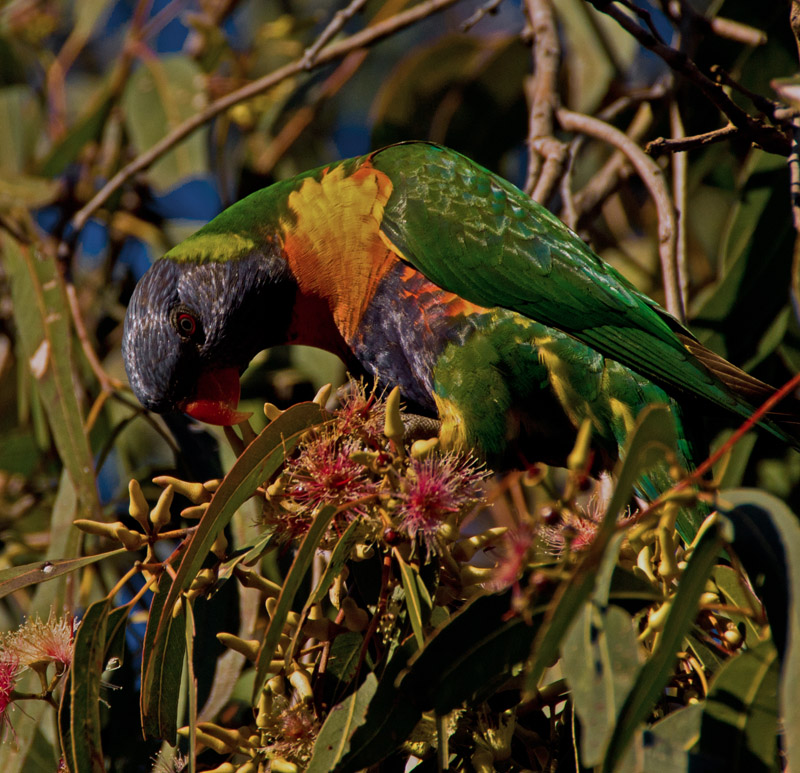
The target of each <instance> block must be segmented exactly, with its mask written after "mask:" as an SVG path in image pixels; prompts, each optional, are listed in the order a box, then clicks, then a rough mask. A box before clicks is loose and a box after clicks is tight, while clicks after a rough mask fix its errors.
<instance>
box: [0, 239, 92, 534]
mask: <svg viewBox="0 0 800 773" xmlns="http://www.w3.org/2000/svg"><path fill="white" fill-rule="evenodd" d="M0 246H2V249H3V253H4V264H5V268H6V271H7V273H8V275H9V277H10V279H11V297H12V300H13V302H14V312H15V315H16V322H17V329H18V331H19V338H20V341H21V343H22V350H23V353H24V358H25V364H26V366H27V367H28V368H29V369H30V372H31V374H32V376H33V381H34V383H35V385H36V386H35V388H36V390H37V391H38V393H39V394H40V396H41V398H42V404H43V407H44V410H45V412H46V414H47V419H48V423H49V425H50V430H51V431H52V433H53V439H54V441H55V445H56V448H57V450H58V454H59V457H60V458H61V461H62V462H63V464H64V466H65V467H66V469H67V470H68V471H69V475H70V477H71V478H72V482H73V484H74V486H75V490H76V492H77V495H78V511H79V512H80V514H81V515H80V517H83V518H90V519H93V520H100V501H99V499H98V495H97V486H96V484H95V478H94V461H93V459H92V452H91V449H90V447H89V441H88V439H87V437H86V433H85V432H84V430H83V414H82V411H81V407H80V405H79V403H78V398H77V395H76V393H75V359H74V355H73V350H72V335H71V328H70V311H69V305H68V303H67V298H66V294H65V291H64V285H63V281H62V279H61V275H60V274H59V272H58V269H57V267H56V265H55V261H54V260H52V259H51V258H49V257H47V256H46V255H43V254H42V253H41V252H40V251H39V250H38V248H37V247H35V246H26V245H21V244H18V243H17V242H16V241H15V240H14V239H12V238H10V237H8V236H5V235H4V236H3V237H2V241H0ZM74 517H75V516H74V515H73V518H74Z"/></svg>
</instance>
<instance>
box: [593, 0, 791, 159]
mask: <svg viewBox="0 0 800 773" xmlns="http://www.w3.org/2000/svg"><path fill="white" fill-rule="evenodd" d="M588 1H589V2H590V3H591V4H592V5H593V6H594V7H595V8H597V10H598V11H600V12H601V13H605V14H607V15H608V16H610V17H611V18H612V19H614V20H615V21H616V22H617V23H618V24H619V25H620V26H621V27H623V29H625V30H626V31H627V32H629V33H630V34H631V35H633V37H634V38H636V40H638V41H639V43H641V44H642V45H643V46H644V47H645V48H647V49H649V50H650V51H652V52H653V53H655V54H657V55H658V56H660V57H661V58H662V59H663V60H664V61H665V62H666V63H667V64H668V65H669V66H670V67H671V68H672V69H673V70H674V71H675V72H678V73H680V74H681V75H683V76H684V77H686V78H687V79H688V80H689V81H691V82H692V83H694V84H695V85H696V86H698V88H700V89H701V90H702V91H703V93H704V94H705V95H706V96H707V97H708V98H709V99H710V100H711V102H712V103H713V104H714V105H715V106H716V107H717V108H718V109H719V110H720V111H721V112H722V113H724V114H725V115H726V116H727V117H728V119H729V120H730V122H731V123H732V124H733V125H734V126H736V127H738V128H739V129H740V130H741V131H742V133H743V135H744V136H746V137H747V138H748V140H749V141H750V142H751V143H753V144H755V145H758V146H760V147H762V148H763V149H764V150H766V151H768V152H770V153H776V154H777V155H781V156H786V155H788V154H789V138H788V137H787V135H786V134H785V133H784V132H783V131H782V130H781V129H780V128H778V127H775V126H770V125H769V124H767V123H765V122H764V121H762V120H759V119H757V118H754V117H753V116H751V115H750V114H748V113H747V112H746V111H745V110H742V108H740V107H739V106H738V105H737V104H736V103H735V102H734V101H733V100H732V99H731V98H730V97H729V96H728V95H727V94H726V93H725V90H724V89H723V88H722V86H720V84H718V83H715V82H714V81H713V80H711V78H709V77H708V76H707V75H705V73H703V72H702V71H701V70H700V68H699V67H698V66H697V64H695V62H694V61H693V60H692V59H690V58H689V57H687V56H686V55H685V54H683V53H682V52H680V51H677V50H676V49H674V48H672V47H671V46H668V45H666V44H665V43H662V42H661V41H659V40H657V39H656V38H655V37H654V36H653V35H651V34H650V32H648V31H647V30H646V29H644V28H643V27H641V26H640V25H639V24H637V23H636V21H634V19H632V18H631V17H630V16H628V15H627V14H625V13H624V12H622V11H621V10H620V9H619V8H617V7H616V6H615V5H614V4H613V3H610V2H608V0H588Z"/></svg>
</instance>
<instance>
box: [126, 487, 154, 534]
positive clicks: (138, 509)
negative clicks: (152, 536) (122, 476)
mask: <svg viewBox="0 0 800 773" xmlns="http://www.w3.org/2000/svg"><path fill="white" fill-rule="evenodd" d="M128 499H129V500H130V504H129V505H128V513H129V514H130V516H131V518H133V519H134V520H135V521H137V522H138V523H139V525H140V526H141V527H142V528H143V529H149V528H150V521H149V520H148V518H147V516H148V515H149V513H150V508H149V507H148V506H147V500H146V499H145V498H144V494H142V487H141V486H140V485H139V481H138V480H131V481H130V483H128Z"/></svg>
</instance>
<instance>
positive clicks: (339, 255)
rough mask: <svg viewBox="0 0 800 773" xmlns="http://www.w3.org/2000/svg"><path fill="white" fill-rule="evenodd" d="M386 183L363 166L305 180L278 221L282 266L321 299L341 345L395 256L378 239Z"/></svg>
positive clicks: (383, 177)
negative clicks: (286, 265)
mask: <svg viewBox="0 0 800 773" xmlns="http://www.w3.org/2000/svg"><path fill="white" fill-rule="evenodd" d="M391 192H392V183H391V181H390V180H389V178H388V177H387V176H386V175H385V174H383V173H382V172H379V171H378V170H377V169H374V168H373V167H371V166H370V165H369V162H364V163H363V164H362V165H361V166H360V167H359V168H358V169H356V170H355V171H351V172H349V173H348V172H347V171H346V166H345V165H339V166H335V167H333V168H332V169H331V170H326V171H325V172H323V174H322V176H321V177H320V178H319V179H315V178H313V177H308V178H306V179H305V180H304V181H303V183H302V185H301V186H300V188H298V189H297V190H296V191H293V192H292V193H291V194H289V200H288V205H289V209H290V211H291V212H292V215H293V218H286V219H284V220H282V222H281V226H282V228H283V247H284V252H285V254H286V260H287V262H288V263H289V266H290V268H291V270H292V273H293V274H294V276H295V277H296V278H297V281H298V284H299V286H300V289H301V291H303V292H304V293H308V294H310V295H316V296H319V297H322V298H326V299H327V300H328V301H329V302H330V306H331V309H332V311H333V316H334V321H335V322H336V325H337V327H338V328H339V330H340V331H341V333H342V335H343V336H344V338H345V340H349V339H350V337H351V336H352V335H353V334H354V333H355V331H356V329H357V328H358V324H359V322H360V320H361V316H362V314H363V312H364V310H365V308H366V306H367V304H368V303H369V301H370V299H371V298H372V296H373V294H374V292H375V289H376V287H377V285H378V282H379V281H380V279H381V278H382V277H383V276H384V274H385V273H386V272H387V271H388V269H389V268H390V266H391V264H392V263H393V261H394V260H396V256H395V255H394V254H393V253H392V252H390V250H389V249H387V245H386V244H385V243H384V241H383V240H382V239H381V236H380V223H381V220H382V219H383V209H384V207H385V205H386V202H387V201H388V200H389V195H390V194H391Z"/></svg>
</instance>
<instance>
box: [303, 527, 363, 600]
mask: <svg viewBox="0 0 800 773" xmlns="http://www.w3.org/2000/svg"><path fill="white" fill-rule="evenodd" d="M360 527H361V524H360V523H359V522H358V520H355V521H353V522H352V523H351V524H350V525H349V526H348V527H347V528H346V529H345V532H344V534H342V536H341V537H340V538H339V541H338V542H337V543H336V545H335V547H334V548H333V550H332V551H331V557H330V559H329V560H328V565H327V566H326V567H325V571H324V572H323V573H322V577H320V579H319V582H318V583H317V587H316V588H315V589H314V592H313V593H312V594H311V597H310V598H309V600H308V602H309V605H311V604H316V603H317V602H318V601H322V599H323V598H325V594H326V593H327V592H328V588H330V587H331V585H333V581H334V580H335V579H336V578H337V577H338V576H339V575H340V574H341V573H342V568H343V567H344V564H345V561H347V559H348V558H349V556H350V552H351V551H352V549H353V547H355V544H356V542H358V538H359V533H360Z"/></svg>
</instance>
